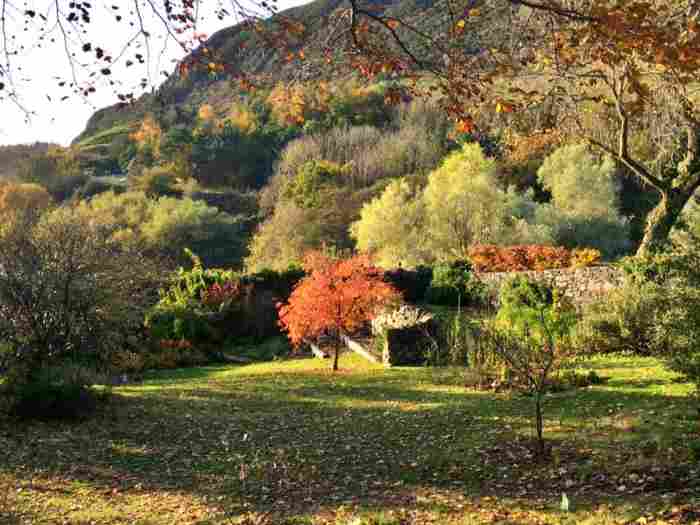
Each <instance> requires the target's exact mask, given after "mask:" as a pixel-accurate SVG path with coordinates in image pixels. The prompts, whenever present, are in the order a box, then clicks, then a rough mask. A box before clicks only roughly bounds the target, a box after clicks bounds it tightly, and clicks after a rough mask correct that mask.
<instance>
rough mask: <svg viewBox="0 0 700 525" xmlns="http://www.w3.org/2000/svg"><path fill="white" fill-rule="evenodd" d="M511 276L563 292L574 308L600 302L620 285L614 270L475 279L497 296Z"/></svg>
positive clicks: (572, 270) (619, 276)
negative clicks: (539, 282)
mask: <svg viewBox="0 0 700 525" xmlns="http://www.w3.org/2000/svg"><path fill="white" fill-rule="evenodd" d="M514 275H522V276H524V277H527V278H528V279H532V280H535V281H541V282H545V283H547V284H548V285H550V286H553V287H555V288H557V289H559V290H561V291H562V292H564V294H565V295H566V296H567V297H569V298H570V299H571V300H572V302H573V303H574V304H579V305H581V304H586V303H590V302H593V301H595V300H597V299H601V298H602V297H604V296H605V295H607V294H608V293H609V292H610V291H611V290H613V289H615V288H617V287H619V286H621V285H622V282H623V273H622V270H620V269H619V268H616V267H614V266H590V267H587V268H564V269H560V270H543V271H540V272H536V271H530V272H498V273H481V274H479V275H478V278H479V280H480V281H482V282H483V283H485V284H487V285H488V286H489V287H490V288H492V289H493V290H494V291H495V292H494V293H497V290H498V289H499V288H500V286H501V284H502V283H503V282H504V281H505V280H507V279H509V278H510V277H513V276H514Z"/></svg>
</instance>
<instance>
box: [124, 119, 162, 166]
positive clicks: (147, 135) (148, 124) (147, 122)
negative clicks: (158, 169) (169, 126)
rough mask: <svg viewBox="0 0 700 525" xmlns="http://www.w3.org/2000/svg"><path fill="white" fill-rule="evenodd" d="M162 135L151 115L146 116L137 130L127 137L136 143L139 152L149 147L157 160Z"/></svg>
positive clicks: (158, 125)
mask: <svg viewBox="0 0 700 525" xmlns="http://www.w3.org/2000/svg"><path fill="white" fill-rule="evenodd" d="M162 134H163V130H162V129H161V127H160V124H158V122H157V121H156V119H155V118H153V115H150V114H148V115H146V116H145V117H144V119H143V120H142V121H141V125H140V126H139V128H138V129H137V130H136V131H134V132H133V133H132V134H130V135H129V138H130V139H131V140H132V141H133V142H135V143H136V146H137V147H138V148H139V150H142V149H143V148H145V147H150V148H151V150H152V151H153V155H154V156H155V157H156V158H158V157H159V156H160V143H161V138H162Z"/></svg>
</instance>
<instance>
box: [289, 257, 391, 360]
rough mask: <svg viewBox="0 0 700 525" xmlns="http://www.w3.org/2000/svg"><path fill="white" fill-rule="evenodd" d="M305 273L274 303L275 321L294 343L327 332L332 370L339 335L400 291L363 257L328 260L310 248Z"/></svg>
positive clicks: (367, 317) (338, 348)
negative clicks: (286, 295) (330, 340)
mask: <svg viewBox="0 0 700 525" xmlns="http://www.w3.org/2000/svg"><path fill="white" fill-rule="evenodd" d="M304 268H305V269H306V271H307V272H308V276H307V277H305V278H304V279H302V280H301V282H299V284H298V285H297V286H296V287H295V288H294V291H293V292H292V295H291V296H290V298H289V302H288V303H287V304H280V305H279V306H278V308H279V316H280V325H281V326H282V327H283V328H284V330H286V332H287V333H288V335H289V339H290V340H291V342H292V344H293V345H294V346H299V345H300V344H302V343H303V342H304V341H309V340H311V339H316V338H318V337H319V336H321V335H328V336H330V337H332V338H333V341H334V356H333V371H336V370H338V353H339V350H340V345H341V337H342V336H343V335H345V334H350V333H352V332H353V331H355V330H357V329H358V328H360V327H362V325H363V324H364V323H365V322H367V321H369V320H371V319H372V318H373V317H374V316H375V315H376V314H377V313H378V311H379V310H380V309H381V308H382V307H383V306H386V305H389V304H391V303H394V302H398V300H399V299H400V294H399V292H397V291H396V290H395V289H394V288H393V287H392V286H391V285H389V284H387V283H385V282H384V281H383V279H382V277H383V272H382V270H380V269H379V268H377V267H376V266H374V265H373V264H372V261H371V260H370V258H369V257H368V256H366V255H356V256H354V257H351V258H348V259H331V258H329V257H326V256H325V255H323V254H321V253H318V252H312V253H309V254H308V255H307V256H306V257H305V260H304Z"/></svg>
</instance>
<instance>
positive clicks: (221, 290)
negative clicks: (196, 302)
mask: <svg viewBox="0 0 700 525" xmlns="http://www.w3.org/2000/svg"><path fill="white" fill-rule="evenodd" d="M240 296H241V283H240V282H239V281H228V282H225V283H223V284H220V283H214V284H212V285H211V286H210V287H209V288H207V289H206V290H205V291H204V293H203V294H202V303H203V304H205V305H207V306H219V305H221V304H224V303H226V302H228V301H235V300H236V299H238V298H239V297H240Z"/></svg>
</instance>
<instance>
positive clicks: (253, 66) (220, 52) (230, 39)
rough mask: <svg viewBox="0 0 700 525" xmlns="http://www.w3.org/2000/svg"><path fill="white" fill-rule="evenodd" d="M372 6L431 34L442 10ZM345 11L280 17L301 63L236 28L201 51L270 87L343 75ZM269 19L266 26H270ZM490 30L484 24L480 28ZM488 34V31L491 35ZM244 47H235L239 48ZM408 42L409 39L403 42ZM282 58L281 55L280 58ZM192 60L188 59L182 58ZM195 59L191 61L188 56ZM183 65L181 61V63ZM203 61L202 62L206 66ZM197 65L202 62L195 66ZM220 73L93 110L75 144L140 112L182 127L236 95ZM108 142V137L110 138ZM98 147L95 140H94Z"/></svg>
mask: <svg viewBox="0 0 700 525" xmlns="http://www.w3.org/2000/svg"><path fill="white" fill-rule="evenodd" d="M366 1H367V3H368V4H370V3H371V5H373V6H378V5H382V6H384V7H383V8H384V10H385V13H386V14H387V15H392V14H395V15H397V16H400V17H401V18H402V19H403V20H406V21H408V22H410V23H411V24H413V25H415V26H417V27H421V28H422V29H423V30H424V31H434V30H435V28H436V27H438V26H440V24H441V23H442V22H444V21H443V20H442V18H444V17H445V16H447V15H446V12H447V10H446V9H445V8H444V6H443V5H442V1H443V0H366ZM347 8H348V3H347V0H315V1H313V2H311V3H309V4H306V5H303V6H298V7H295V8H292V9H289V10H287V11H284V12H283V13H281V16H285V17H287V18H288V19H292V20H295V21H298V22H300V23H301V24H302V25H303V27H304V32H303V34H301V35H299V36H298V38H297V40H296V41H295V42H293V43H292V46H291V50H293V51H296V52H299V51H303V54H304V57H305V58H304V60H303V61H299V60H295V61H294V62H292V63H290V62H288V61H287V60H286V56H284V55H283V53H280V52H277V51H275V50H273V49H271V48H270V47H269V46H266V45H264V44H263V43H262V42H260V41H259V40H256V37H254V36H252V35H251V34H250V33H248V32H246V31H244V29H243V28H242V27H241V26H240V25H237V26H232V27H229V28H226V29H223V30H221V31H219V32H217V33H215V34H214V35H212V36H211V37H210V38H209V40H208V41H207V42H206V45H205V46H202V47H206V48H207V49H208V50H209V52H210V55H208V57H211V58H212V59H213V60H214V61H216V62H217V63H222V64H226V65H227V68H230V70H231V71H246V72H249V73H250V72H252V73H255V74H256V75H258V78H259V79H261V81H262V82H265V83H267V84H273V83H275V82H277V81H290V80H313V79H320V78H328V77H332V76H337V75H341V74H347V73H348V69H347V68H344V67H342V65H343V64H344V61H343V56H342V52H341V50H340V49H341V48H342V45H341V42H342V39H340V40H338V39H337V37H338V34H339V31H340V27H341V26H342V27H346V26H347V20H345V25H343V21H342V16H343V12H342V11H343V10H345V9H347ZM274 20H275V19H274V18H273V19H271V21H269V22H268V23H269V24H271V25H274V24H275V22H274ZM488 25H490V24H489V23H488V22H487V21H485V24H484V28H485V27H486V26H488ZM484 28H482V30H480V31H479V33H480V34H478V35H477V34H476V33H475V32H472V33H471V34H470V35H469V37H468V39H469V40H470V41H469V42H468V43H467V46H466V48H465V50H466V51H467V52H469V49H471V50H475V51H476V50H478V48H479V44H480V43H481V42H482V41H483V40H484V38H487V39H488V38H489V37H488V36H486V37H485V35H488V31H486V30H485V29H484ZM491 34H492V35H493V32H491ZM243 41H246V45H245V46H244V47H243V48H241V43H242V42H243ZM409 42H410V37H409ZM329 43H330V44H331V46H330V47H332V48H334V49H336V53H337V56H336V58H337V61H335V60H334V62H333V63H332V64H331V65H330V66H329V65H328V64H327V63H326V62H325V57H324V56H323V53H322V51H323V50H324V49H326V48H327V47H329ZM285 55H286V53H285ZM189 58H193V57H188V59H189ZM194 58H196V57H194ZM185 61H186V62H187V61H188V60H187V59H186V60H185ZM208 61H209V58H208V59H207V62H208ZM199 62H200V63H202V64H203V65H205V63H204V62H202V61H199ZM230 80H231V77H230V76H229V75H227V74H224V73H218V74H215V75H212V74H211V73H210V72H209V71H208V70H206V68H205V67H202V68H200V69H199V70H197V69H195V70H192V71H190V73H189V74H188V75H187V76H183V75H181V74H179V73H178V72H174V73H173V74H172V75H171V76H170V78H168V79H167V80H166V81H165V83H164V84H163V85H162V86H161V87H160V88H159V89H158V90H157V91H156V92H155V93H152V94H146V95H144V96H142V97H141V98H140V99H139V100H137V102H136V103H135V104H133V105H131V106H128V107H118V106H111V107H107V108H104V109H101V110H99V111H97V112H96V113H95V114H94V115H93V116H92V118H91V119H90V121H89V122H88V124H87V127H86V129H85V131H84V132H83V133H82V134H81V135H80V136H79V137H77V138H76V139H75V142H77V143H81V142H86V141H87V142H88V143H92V144H94V143H95V142H96V141H95V140H91V139H92V138H93V137H95V136H97V135H99V136H101V137H104V136H105V135H106V136H110V135H112V133H111V131H114V132H117V134H119V133H124V129H125V128H128V125H129V124H130V123H131V122H134V121H137V120H139V119H140V118H141V117H142V116H143V115H144V113H146V112H154V113H157V114H158V116H159V120H160V121H161V122H164V123H165V124H171V125H173V124H178V123H186V122H187V121H188V120H191V119H192V116H193V115H194V114H196V108H198V107H199V106H200V105H201V104H203V103H207V104H211V105H213V106H219V105H224V104H226V103H227V102H230V101H231V100H232V99H233V98H234V97H236V96H239V89H238V87H237V84H233V83H232V82H231V81H230ZM110 138H114V137H110ZM98 142H99V141H98Z"/></svg>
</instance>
